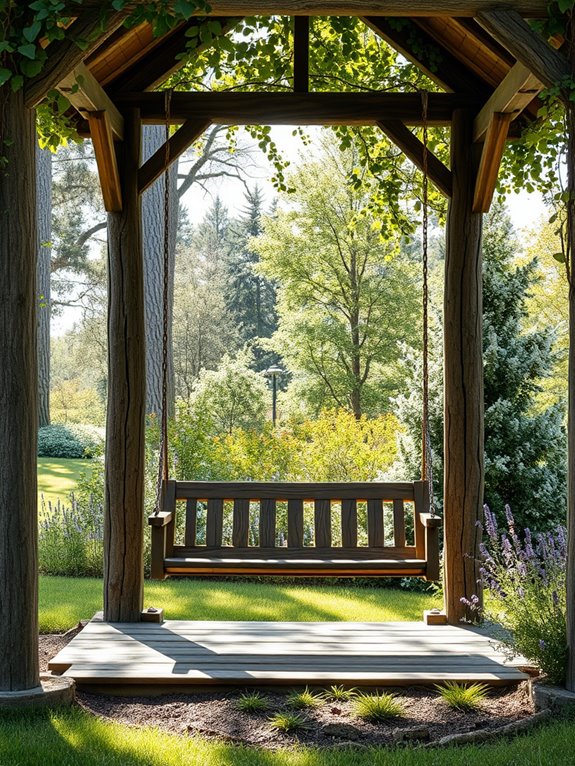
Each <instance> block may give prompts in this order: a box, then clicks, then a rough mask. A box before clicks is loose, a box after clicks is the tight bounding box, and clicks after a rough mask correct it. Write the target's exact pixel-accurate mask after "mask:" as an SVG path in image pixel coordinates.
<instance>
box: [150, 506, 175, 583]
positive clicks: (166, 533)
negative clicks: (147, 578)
mask: <svg viewBox="0 0 575 766" xmlns="http://www.w3.org/2000/svg"><path fill="white" fill-rule="evenodd" d="M173 522H174V514H173V513H172V512H171V511H160V512H159V513H153V514H152V515H151V516H148V524H149V525H150V526H151V527H152V573H151V574H152V579H154V580H164V579H165V578H166V573H165V571H164V559H165V558H166V556H169V555H170V554H171V552H172V548H173V546H174V523H173Z"/></svg>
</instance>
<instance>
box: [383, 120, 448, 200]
mask: <svg viewBox="0 0 575 766" xmlns="http://www.w3.org/2000/svg"><path fill="white" fill-rule="evenodd" d="M377 124H378V125H379V127H380V128H381V129H382V130H383V132H384V133H385V135H386V136H387V137H388V138H389V139H390V140H391V141H393V143H394V144H396V146H397V147H398V148H399V149H401V151H402V152H403V153H404V154H405V155H406V157H408V158H409V159H410V160H411V161H412V162H413V164H414V165H416V167H418V168H419V169H420V170H421V171H423V170H424V166H425V160H424V157H425V147H424V145H423V143H422V142H421V141H420V140H419V139H418V138H417V136H414V135H413V133H412V132H411V130H409V128H406V127H405V125H404V124H403V123H402V122H401V121H400V120H380V121H378V123H377ZM427 175H428V176H429V179H430V180H431V181H432V182H433V184H435V186H437V188H438V189H439V191H440V192H441V193H442V194H444V195H445V196H446V197H451V188H452V180H451V171H450V170H449V168H446V167H445V165H444V164H443V162H441V160H439V159H438V158H437V157H436V156H435V154H433V152H431V151H429V150H428V151H427Z"/></svg>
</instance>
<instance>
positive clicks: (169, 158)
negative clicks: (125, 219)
mask: <svg viewBox="0 0 575 766" xmlns="http://www.w3.org/2000/svg"><path fill="white" fill-rule="evenodd" d="M210 124H211V123H210V120H187V121H186V122H184V124H183V125H182V126H181V127H180V128H179V129H178V130H177V131H176V132H175V133H174V135H173V136H171V138H170V139H169V140H168V147H167V151H166V145H165V144H163V145H162V146H160V148H159V149H158V150H157V151H156V152H154V154H152V156H151V157H150V158H149V159H148V160H146V162H145V163H144V164H143V165H142V167H141V168H140V170H139V171H138V191H139V193H140V194H142V193H143V192H145V191H146V189H147V188H148V186H151V185H152V184H153V183H154V181H155V180H156V178H159V177H160V176H161V175H162V173H164V172H165V171H166V170H167V169H168V167H169V166H170V165H171V164H172V162H175V161H176V160H177V159H178V157H179V156H180V155H181V154H183V152H185V151H186V149H187V148H188V147H189V146H191V145H192V144H193V143H194V141H196V140H197V139H198V138H199V137H200V136H201V135H202V133H204V131H206V130H207V128H209V126H210Z"/></svg>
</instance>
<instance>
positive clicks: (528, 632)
mask: <svg viewBox="0 0 575 766" xmlns="http://www.w3.org/2000/svg"><path fill="white" fill-rule="evenodd" d="M484 514H485V526H484V531H485V532H486V534H487V541H486V542H485V543H482V544H481V546H480V554H481V560H482V567H481V570H480V571H481V578H482V580H481V581H482V583H483V585H484V586H485V587H486V588H487V589H488V593H489V595H488V598H487V606H486V608H485V611H484V616H486V617H487V618H488V619H489V620H492V621H493V622H497V623H499V624H500V625H501V627H502V628H503V638H502V641H503V643H504V644H506V645H507V646H508V647H509V648H510V649H511V650H512V651H513V653H514V654H522V655H523V656H524V657H526V658H527V659H529V660H532V661H534V662H536V663H537V665H538V666H539V667H540V668H541V670H542V671H543V672H544V673H546V675H547V676H548V677H549V680H550V681H551V682H552V683H560V684H561V683H563V682H564V679H565V667H566V661H567V643H566V616H565V567H566V558H567V542H566V534H565V529H564V527H561V526H557V527H556V528H555V529H554V530H553V531H550V532H545V533H541V534H538V535H536V537H535V538H533V536H532V534H531V532H530V530H529V529H525V531H524V533H523V537H522V539H521V538H520V537H519V535H518V534H517V532H516V529H515V521H514V519H513V515H512V513H511V509H510V508H509V506H506V507H505V515H506V518H507V525H508V530H507V531H505V532H500V531H499V530H498V528H497V522H496V520H495V515H494V514H493V513H492V512H491V511H490V510H489V508H488V507H487V506H485V508H484ZM462 600H463V601H464V603H466V605H467V606H468V607H470V608H471V609H473V610H476V611H478V610H479V599H478V598H477V596H473V597H472V598H471V600H470V601H468V600H467V599H462Z"/></svg>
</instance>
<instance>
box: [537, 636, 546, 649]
mask: <svg viewBox="0 0 575 766" xmlns="http://www.w3.org/2000/svg"><path fill="white" fill-rule="evenodd" d="M539 648H540V649H541V651H545V649H547V644H546V643H545V641H544V640H543V639H542V638H540V639H539Z"/></svg>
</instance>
